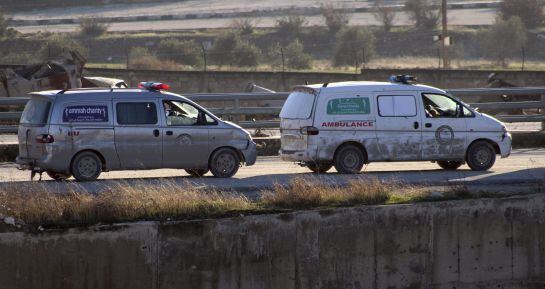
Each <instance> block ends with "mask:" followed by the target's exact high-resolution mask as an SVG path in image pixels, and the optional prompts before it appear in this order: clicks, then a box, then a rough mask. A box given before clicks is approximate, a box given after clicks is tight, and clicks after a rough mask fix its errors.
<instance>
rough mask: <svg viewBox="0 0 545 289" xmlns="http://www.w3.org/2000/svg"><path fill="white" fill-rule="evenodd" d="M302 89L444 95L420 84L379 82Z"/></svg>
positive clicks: (431, 87) (334, 84) (318, 85)
mask: <svg viewBox="0 0 545 289" xmlns="http://www.w3.org/2000/svg"><path fill="white" fill-rule="evenodd" d="M302 87H310V88H312V89H314V90H317V91H327V92H331V93H335V92H352V91H360V92H361V91H368V92H371V91H414V90H426V91H430V92H438V93H446V92H445V91H444V90H442V89H439V88H436V87H433V86H428V85H422V84H402V83H392V82H379V81H344V82H332V83H328V84H327V85H326V86H325V87H324V84H311V85H303V86H302Z"/></svg>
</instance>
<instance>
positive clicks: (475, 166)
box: [467, 141, 496, 171]
mask: <svg viewBox="0 0 545 289" xmlns="http://www.w3.org/2000/svg"><path fill="white" fill-rule="evenodd" d="M495 162H496V151H495V150H494V148H493V147H492V146H491V145H490V144H489V143H488V142H486V141H478V142H475V143H474V144H472V145H471V146H470V147H469V149H468V150H467V165H468V166H469V167H470V168H471V169H472V170H474V171H486V170H488V169H490V168H491V167H492V166H493V165H494V163H495Z"/></svg>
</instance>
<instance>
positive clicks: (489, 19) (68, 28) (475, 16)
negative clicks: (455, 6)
mask: <svg viewBox="0 0 545 289" xmlns="http://www.w3.org/2000/svg"><path fill="white" fill-rule="evenodd" d="M496 14H497V11H496V10H495V9H493V8H483V9H460V10H452V11H449V16H448V18H449V25H491V24H493V23H494V19H495V17H496ZM349 17H350V25H381V24H380V21H379V20H378V19H376V18H375V16H374V15H373V13H351V14H349ZM234 19H236V18H210V19H184V20H157V21H135V22H117V23H111V24H110V26H109V28H108V30H109V31H118V32H121V31H174V30H194V29H203V28H227V27H231V26H232V24H233V20H234ZM277 19H278V17H276V16H275V17H259V18H255V19H254V25H255V26H256V27H262V28H268V27H274V26H275V25H276V21H277ZM306 20H307V24H306V25H307V26H324V25H325V23H324V19H323V17H322V16H321V15H314V16H308V17H306ZM394 25H412V21H411V20H410V18H409V17H408V15H407V13H405V12H398V13H396V18H395V19H394ZM13 28H15V29H16V30H18V31H19V32H21V33H35V32H38V31H42V32H73V31H76V30H77V29H78V28H79V26H78V25H77V24H57V25H34V26H16V27H13Z"/></svg>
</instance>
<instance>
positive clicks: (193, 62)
mask: <svg viewBox="0 0 545 289" xmlns="http://www.w3.org/2000/svg"><path fill="white" fill-rule="evenodd" d="M201 49H202V48H201V47H200V46H199V45H198V44H197V43H196V42H195V41H194V40H177V39H174V38H169V39H164V40H161V42H160V43H159V45H158V47H157V57H158V58H159V59H161V60H170V61H174V62H176V63H179V64H183V65H188V66H201V65H202V61H203V59H202V56H201V54H202V52H201Z"/></svg>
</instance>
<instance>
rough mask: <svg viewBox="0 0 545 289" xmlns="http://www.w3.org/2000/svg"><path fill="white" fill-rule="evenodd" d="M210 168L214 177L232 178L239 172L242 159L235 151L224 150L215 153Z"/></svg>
mask: <svg viewBox="0 0 545 289" xmlns="http://www.w3.org/2000/svg"><path fill="white" fill-rule="evenodd" d="M209 167H210V171H211V172H212V174H213V175H214V177H217V178H230V177H232V176H234V175H235V174H236V173H237V172H238V168H239V167H240V158H239V156H238V154H237V153H236V152H235V151H234V150H232V149H229V148H222V149H219V150H217V151H216V152H214V154H213V155H212V157H211V158H210V164H209Z"/></svg>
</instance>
